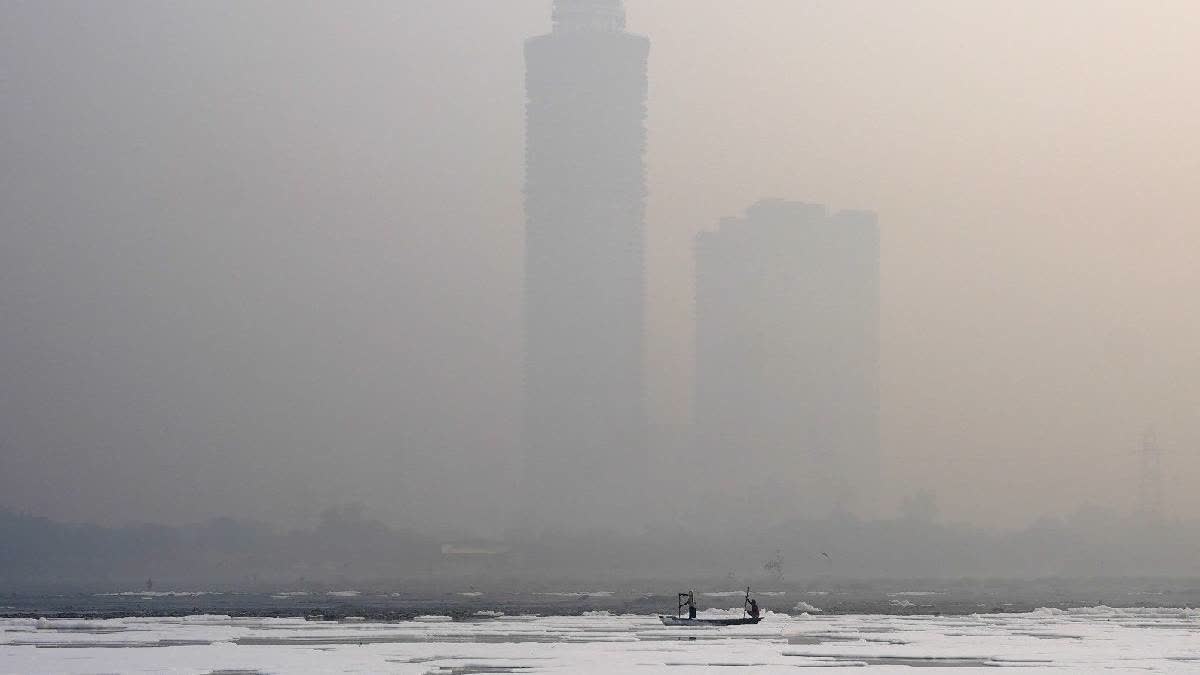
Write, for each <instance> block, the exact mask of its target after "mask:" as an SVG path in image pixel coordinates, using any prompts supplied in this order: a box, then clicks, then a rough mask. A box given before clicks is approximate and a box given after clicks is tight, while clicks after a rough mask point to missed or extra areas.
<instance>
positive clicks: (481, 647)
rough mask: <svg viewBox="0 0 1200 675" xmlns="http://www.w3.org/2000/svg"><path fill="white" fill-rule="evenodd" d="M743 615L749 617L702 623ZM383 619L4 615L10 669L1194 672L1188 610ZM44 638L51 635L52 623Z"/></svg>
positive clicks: (1195, 632) (2, 660) (1194, 641)
mask: <svg viewBox="0 0 1200 675" xmlns="http://www.w3.org/2000/svg"><path fill="white" fill-rule="evenodd" d="M705 614H710V615H713V616H730V615H734V616H740V615H741V609H740V608H730V609H724V610H720V609H718V610H714V611H712V612H705ZM421 619H422V620H420V621H409V622H400V623H377V622H371V621H365V620H364V621H361V622H354V623H338V622H306V621H304V620H303V619H295V618H293V619H275V618H240V617H238V618H230V617H227V616H224V615H204V616H196V617H183V618H125V619H106V620H98V621H80V620H69V619H61V620H59V619H42V620H40V621H31V620H28V619H0V672H5V673H9V672H11V673H29V674H31V675H40V674H43V673H64V674H67V675H74V674H81V673H97V672H160V671H169V672H177V673H194V674H197V675H199V674H201V673H211V672H214V671H222V670H226V671H243V672H288V673H324V672H347V671H356V672H391V673H401V674H404V675H424V674H425V673H452V672H495V671H498V670H500V671H510V672H526V671H530V672H538V673H612V672H638V673H652V674H653V673H661V674H665V673H672V674H678V673H702V672H720V673H722V674H724V673H730V672H743V673H785V672H786V673H794V672H796V668H798V667H850V666H853V667H859V668H861V669H862V670H865V671H876V670H877V671H880V672H907V671H908V670H909V668H910V667H911V666H932V667H941V668H965V669H976V668H983V667H990V666H1023V667H1027V668H1033V669H1034V670H1042V669H1053V670H1055V671H1056V672H1079V673H1088V672H1099V671H1104V670H1109V671H1120V672H1130V671H1137V670H1140V671H1146V670H1152V671H1154V670H1156V671H1160V672H1188V671H1192V672H1196V671H1198V670H1200V613H1198V611H1197V610H1194V609H1169V608H1168V609H1161V608H1160V609H1154V608H1148V609H1140V608H1139V609H1114V608H1110V607H1084V608H1076V609H1068V610H1055V609H1039V610H1037V611H1033V612H1028V613H1024V614H977V615H971V616H946V617H940V616H883V615H856V616H826V615H821V616H815V615H812V614H806V615H802V616H800V617H790V616H788V615H783V614H777V613H774V612H767V614H766V616H765V618H764V620H763V621H762V622H761V623H759V624H757V625H743V626H731V627H711V626H709V627H703V628H692V627H674V626H671V627H668V626H663V625H662V624H661V622H659V621H658V619H657V617H655V616H628V615H627V616H614V615H611V614H608V613H605V612H593V613H590V614H589V615H586V616H558V617H529V616H527V617H490V616H489V618H488V620H471V621H458V622H455V621H451V620H450V618H449V617H433V616H431V617H421ZM43 627H44V628H43Z"/></svg>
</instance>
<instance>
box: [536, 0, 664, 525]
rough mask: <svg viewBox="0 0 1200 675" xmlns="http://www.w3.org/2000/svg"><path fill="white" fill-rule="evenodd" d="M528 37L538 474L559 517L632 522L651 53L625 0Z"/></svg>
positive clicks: (539, 505) (559, 6) (567, 1)
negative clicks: (633, 26) (629, 24)
mask: <svg viewBox="0 0 1200 675" xmlns="http://www.w3.org/2000/svg"><path fill="white" fill-rule="evenodd" d="M553 24H554V27H553V30H552V31H551V32H550V33H548V34H546V35H540V36H537V37H534V38H531V39H530V40H528V41H527V42H526V44H525V62H526V82H525V86H526V94H527V104H526V160H525V161H526V174H525V214H526V238H525V394H526V408H525V424H524V428H525V434H524V440H525V453H526V456H525V486H524V493H525V497H526V499H527V500H528V503H529V504H530V505H531V507H532V508H531V509H530V512H531V513H538V514H540V516H544V518H543V520H548V521H549V522H548V523H547V524H549V525H555V524H561V525H572V526H575V525H578V526H597V525H598V526H609V525H615V524H620V523H622V522H628V517H629V515H630V510H629V509H630V508H631V506H632V505H633V504H635V503H636V499H637V498H638V497H639V496H640V494H639V493H640V483H641V482H640V480H639V478H640V477H641V476H642V475H643V473H644V472H645V469H646V457H645V454H646V448H645V433H646V421H645V406H644V398H645V396H644V383H643V364H642V360H643V355H642V349H643V326H644V319H643V306H644V296H645V274H644V265H643V249H644V239H645V226H644V218H643V213H644V210H645V196H646V181H645V166H644V160H643V153H644V147H645V142H646V128H645V112H646V87H647V80H646V58H647V54H648V52H649V46H650V45H649V40H647V39H646V38H645V37H643V36H640V35H632V34H630V33H627V32H625V30H624V28H625V11H624V7H623V4H622V2H621V0H556V1H555V3H554V14H553Z"/></svg>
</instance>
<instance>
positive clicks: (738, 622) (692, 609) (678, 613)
mask: <svg viewBox="0 0 1200 675" xmlns="http://www.w3.org/2000/svg"><path fill="white" fill-rule="evenodd" d="M678 599H679V602H678V604H676V606H675V616H668V615H666V614H659V615H658V620H659V621H662V622H663V625H664V626H745V625H747V624H756V623H758V622H759V621H762V617H761V616H759V614H758V602H757V601H755V602H753V604H752V603H751V600H750V587H749V586H747V587H746V600H745V605H744V606H745V607H746V608H748V609H749V610H752V611H747V612H744V613H743V614H742V616H741V617H737V618H728V619H698V618H696V594H695V593H694V592H693V591H688V592H687V593H680V594H679V595H678ZM684 608H687V609H688V610H689V611H688V614H689V616H683V610H684Z"/></svg>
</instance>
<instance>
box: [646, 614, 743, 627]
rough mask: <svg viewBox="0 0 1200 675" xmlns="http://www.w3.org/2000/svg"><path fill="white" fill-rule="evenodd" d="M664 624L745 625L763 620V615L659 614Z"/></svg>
mask: <svg viewBox="0 0 1200 675" xmlns="http://www.w3.org/2000/svg"><path fill="white" fill-rule="evenodd" d="M658 618H659V620H660V621H662V622H663V625H664V626H745V625H747V624H755V623H758V622H759V621H762V617H761V616H759V617H746V618H744V619H685V618H683V617H679V616H665V615H662V614H659V615H658Z"/></svg>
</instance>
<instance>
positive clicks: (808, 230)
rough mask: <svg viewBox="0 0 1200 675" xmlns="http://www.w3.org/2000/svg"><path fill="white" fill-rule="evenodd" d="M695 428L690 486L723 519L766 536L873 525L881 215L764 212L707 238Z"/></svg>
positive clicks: (701, 250) (792, 206) (803, 208)
mask: <svg viewBox="0 0 1200 675" xmlns="http://www.w3.org/2000/svg"><path fill="white" fill-rule="evenodd" d="M694 419H695V425H694V427H695V430H696V435H695V440H694V446H695V447H694V448H693V452H694V453H695V462H694V464H695V466H696V467H697V471H695V472H694V473H693V484H694V486H695V488H696V489H697V491H698V492H700V493H704V492H706V491H707V492H710V493H711V494H712V495H713V496H714V498H713V499H712V500H709V503H710V504H711V505H713V506H716V505H721V510H723V511H724V512H726V513H737V514H739V516H740V517H743V518H751V519H753V520H754V521H755V522H756V523H757V524H758V525H766V524H768V521H772V520H774V521H778V520H781V519H786V518H795V517H824V516H827V515H829V514H830V513H831V512H836V511H848V512H856V513H860V514H864V515H869V514H870V513H871V512H872V510H873V501H874V497H875V495H876V493H877V491H878V479H879V228H878V225H877V223H876V218H875V216H874V214H872V213H868V212H861V211H843V212H840V213H835V214H832V215H829V214H827V213H826V210H825V208H824V207H823V206H819V205H812V204H802V203H799V202H787V201H780V200H766V201H760V202H758V203H757V204H755V205H753V206H751V207H750V208H749V209H748V210H747V211H746V214H745V216H744V217H742V218H726V219H723V220H722V221H721V223H720V226H719V228H718V229H717V230H715V231H712V232H705V233H702V234H701V235H699V237H698V238H697V243H696V379H695V409H694ZM728 495H737V497H736V498H735V499H733V500H732V501H733V502H734V503H733V504H730V499H729V498H728ZM739 507H740V508H739Z"/></svg>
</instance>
